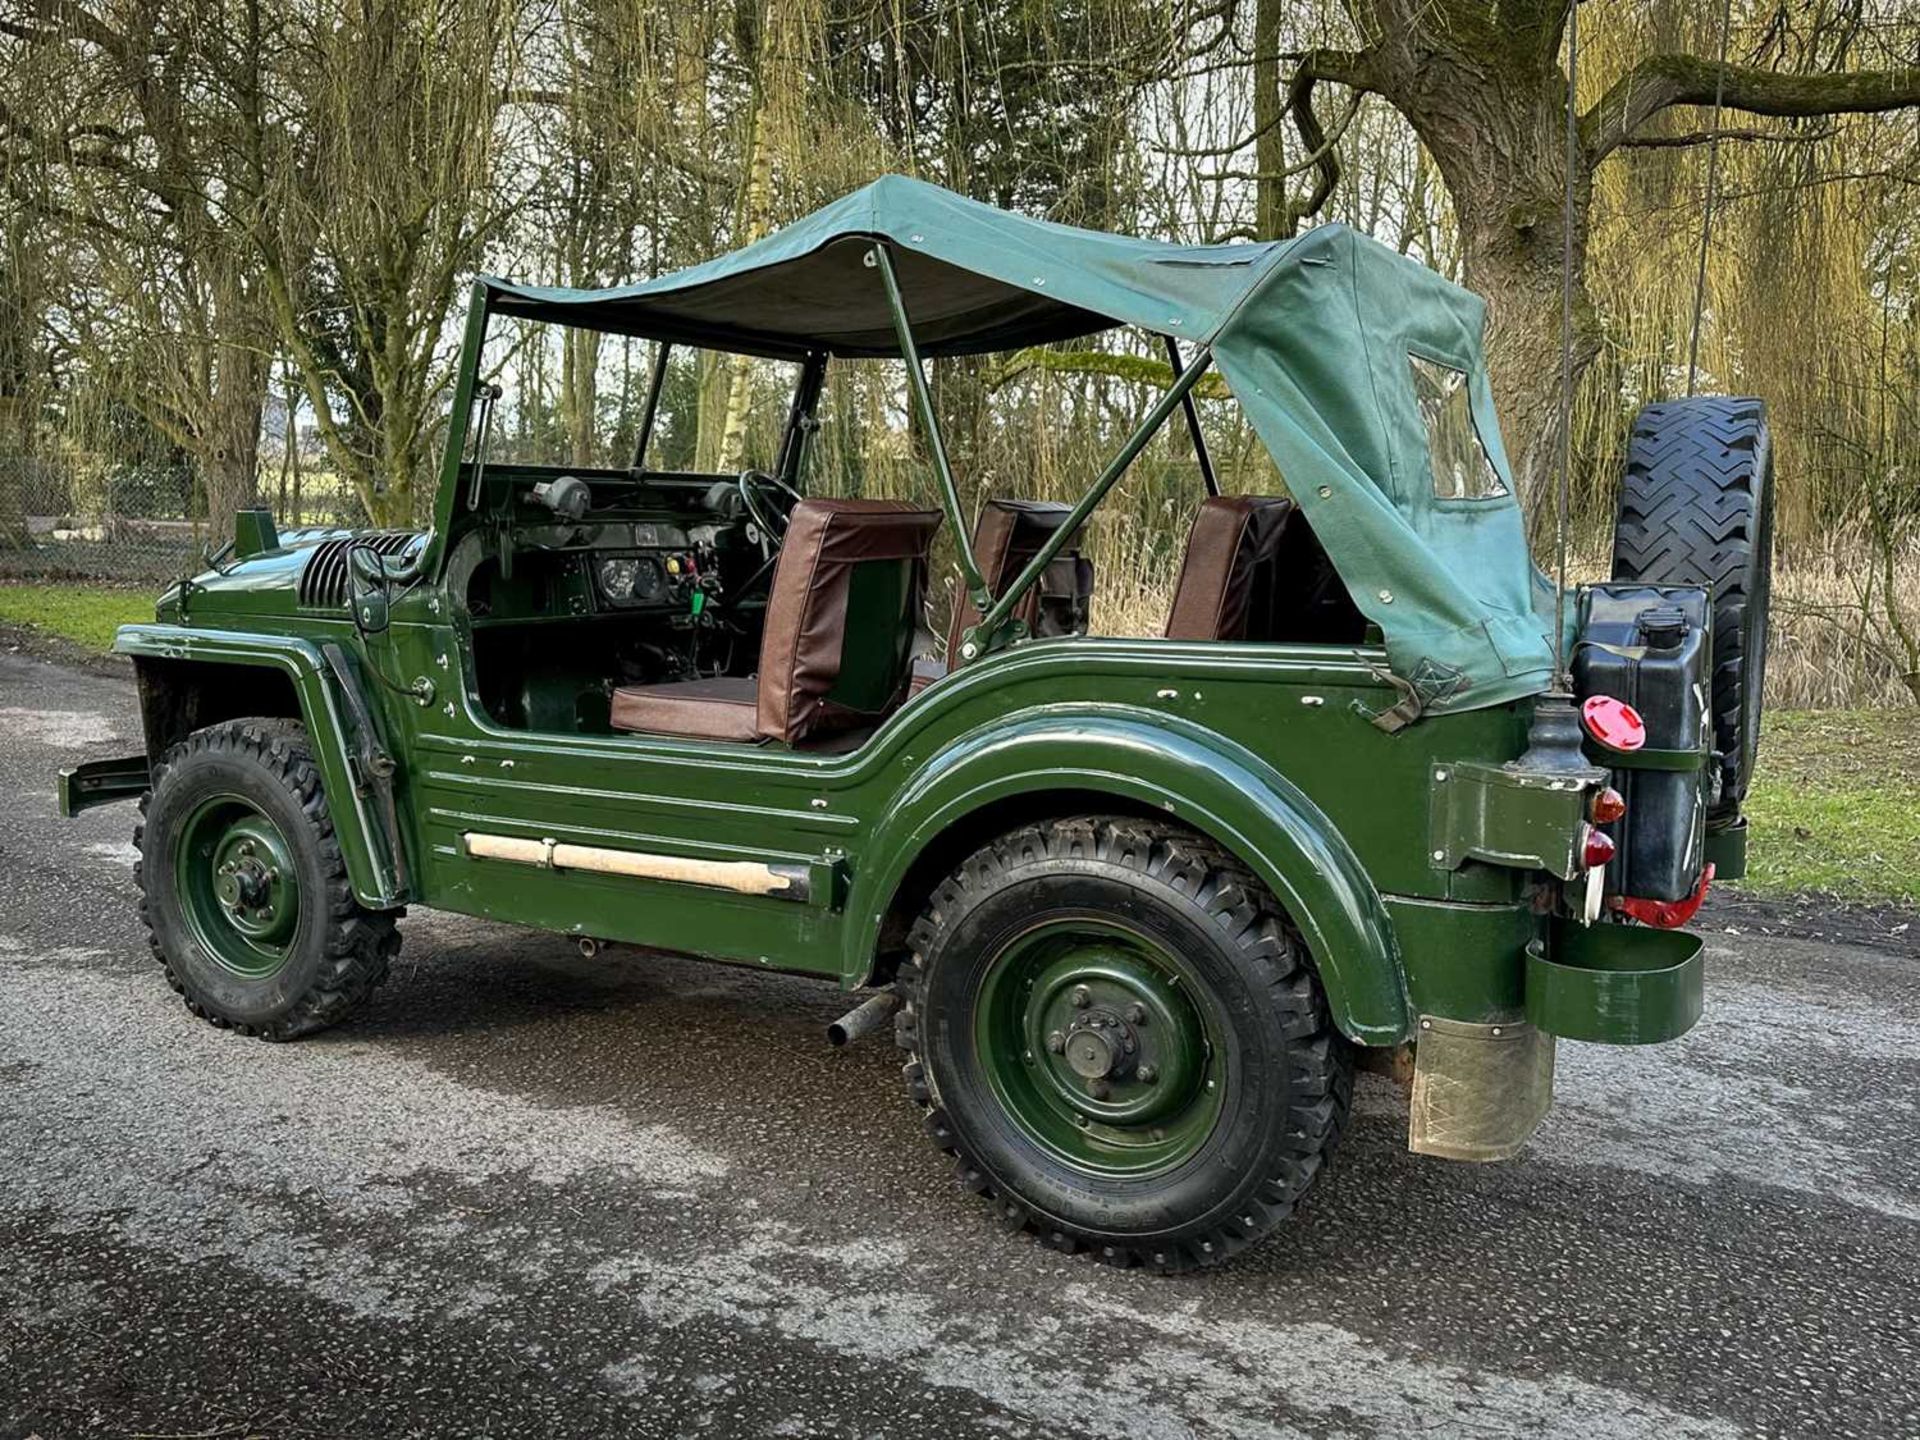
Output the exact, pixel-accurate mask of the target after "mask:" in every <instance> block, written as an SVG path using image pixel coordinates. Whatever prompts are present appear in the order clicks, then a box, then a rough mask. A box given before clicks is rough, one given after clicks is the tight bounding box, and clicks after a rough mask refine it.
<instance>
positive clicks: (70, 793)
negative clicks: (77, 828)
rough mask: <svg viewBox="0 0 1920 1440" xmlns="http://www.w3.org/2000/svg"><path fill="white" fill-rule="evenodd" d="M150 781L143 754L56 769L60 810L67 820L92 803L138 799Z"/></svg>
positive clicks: (91, 761)
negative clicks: (58, 772)
mask: <svg viewBox="0 0 1920 1440" xmlns="http://www.w3.org/2000/svg"><path fill="white" fill-rule="evenodd" d="M151 784H152V777H151V774H150V772H149V770H148V767H147V757H146V756H145V755H127V756H123V757H122V758H120V759H118V760H90V761H88V762H87V763H86V764H85V765H69V766H68V767H67V768H66V769H64V770H62V771H61V772H60V813H61V814H62V815H64V816H65V817H66V818H67V819H69V820H71V819H72V818H73V817H74V816H76V815H78V814H79V813H80V812H81V811H82V810H91V809H93V807H94V806H96V805H111V804H112V803H113V802H114V801H116V800H138V799H139V798H140V797H141V796H142V795H144V794H146V792H147V790H148V788H149V787H150V785H151Z"/></svg>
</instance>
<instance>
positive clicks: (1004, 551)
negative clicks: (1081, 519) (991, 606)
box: [913, 500, 1093, 691]
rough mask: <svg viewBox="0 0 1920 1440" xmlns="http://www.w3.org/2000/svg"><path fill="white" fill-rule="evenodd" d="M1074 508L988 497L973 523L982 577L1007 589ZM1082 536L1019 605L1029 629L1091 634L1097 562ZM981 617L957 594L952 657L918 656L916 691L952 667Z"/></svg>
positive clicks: (991, 588)
mask: <svg viewBox="0 0 1920 1440" xmlns="http://www.w3.org/2000/svg"><path fill="white" fill-rule="evenodd" d="M1072 513H1073V507H1072V506H1070V505H1062V504H1059V503H1058V502H1056V501H1052V500H989V501H988V502H987V503H986V505H985V506H984V507H982V509H981V511H980V521H979V523H978V524H977V525H975V526H974V529H973V558H974V563H975V564H977V565H978V566H979V567H980V578H981V579H982V580H984V581H985V582H986V586H987V590H988V592H989V593H990V594H992V595H993V596H994V598H995V599H998V598H999V597H1000V596H1001V595H1004V594H1005V593H1006V591H1007V587H1008V586H1010V585H1011V584H1012V583H1013V582H1014V580H1015V578H1016V577H1017V576H1018V575H1019V574H1020V572H1021V571H1022V570H1025V569H1026V568H1027V565H1028V563H1029V562H1031V561H1032V559H1033V557H1034V556H1036V555H1038V554H1039V553H1040V549H1041V547H1042V546H1043V545H1045V544H1046V543H1047V541H1049V540H1050V539H1052V538H1053V535H1054V532H1055V531H1057V530H1058V529H1059V528H1060V527H1061V526H1062V525H1063V524H1065V523H1066V520H1067V517H1068V516H1069V515H1071V514H1072ZM1078 539H1079V537H1078V536H1076V537H1075V538H1074V539H1073V540H1069V541H1068V542H1067V544H1066V546H1065V548H1063V549H1062V550H1061V552H1060V553H1059V554H1058V555H1056V556H1054V558H1053V560H1052V562H1051V563H1050V564H1049V565H1048V566H1047V568H1046V569H1045V570H1044V571H1042V572H1041V575H1040V578H1039V579H1038V580H1037V581H1035V582H1034V584H1033V587H1032V588H1031V589H1029V590H1028V591H1027V593H1026V594H1025V595H1023V596H1021V597H1020V603H1019V604H1018V605H1016V606H1014V609H1013V614H1014V618H1015V619H1016V620H1020V621H1022V622H1024V623H1025V624H1026V627H1027V632H1028V633H1029V634H1031V635H1084V634H1086V631H1087V613H1088V609H1089V607H1090V606H1091V604H1092V600H1093V562H1092V561H1091V560H1088V559H1086V558H1085V557H1083V556H1082V555H1081V553H1080V550H1079V546H1078ZM980 618H981V617H980V612H979V610H977V609H976V608H975V607H974V604H973V601H972V600H971V599H969V598H968V597H967V596H966V595H964V594H960V595H956V596H955V597H954V605H953V619H952V621H951V622H950V623H949V624H948V626H947V661H946V662H942V661H940V660H937V659H934V658H932V657H931V656H922V657H920V658H919V659H917V660H916V661H914V666H913V688H914V690H915V691H919V690H921V689H923V688H925V687H926V686H927V685H930V684H932V683H933V682H934V681H935V680H938V679H939V678H940V677H941V676H943V675H945V674H946V673H947V666H948V664H949V663H951V661H952V659H953V657H954V656H956V655H958V654H959V653H960V644H961V641H962V640H963V639H964V638H965V636H966V633H967V631H968V630H970V629H972V628H973V627H974V626H975V625H978V624H979V623H980Z"/></svg>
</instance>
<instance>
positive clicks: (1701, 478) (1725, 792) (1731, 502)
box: [1613, 395, 1773, 829]
mask: <svg viewBox="0 0 1920 1440" xmlns="http://www.w3.org/2000/svg"><path fill="white" fill-rule="evenodd" d="M1613 578H1614V579H1616V580H1631V581H1637V582H1640V583H1642V584H1650V585H1705V586H1707V587H1708V588H1709V589H1710V590H1711V592H1712V595H1713V694H1712V710H1713V731H1714V749H1715V750H1716V751H1717V752H1718V753H1719V756H1720V793H1719V798H1718V800H1717V801H1715V803H1714V804H1713V806H1712V807H1711V808H1710V809H1709V810H1708V813H1707V823H1708V826H1709V827H1710V828H1714V829H1720V828H1723V827H1725V826H1728V825H1731V824H1732V823H1734V821H1736V820H1737V819H1738V818H1739V815H1740V802H1741V801H1742V800H1744V799H1745V798H1746V794H1747V787H1748V785H1749V784H1750V783H1751V782H1752V779H1753V770H1754V763H1755V760H1756V758H1757V756H1758V753H1759V746H1760V712H1761V702H1762V692H1763V690H1764V689H1765V682H1766V670H1767V611H1768V606H1769V603H1770V601H1771V598H1772V589H1773V446H1772V442H1771V440H1770V438H1769V436H1768V433H1767V407H1766V405H1765V403H1764V402H1762V401H1759V400H1753V399H1745V398H1739V397H1732V396H1724V395H1696V396H1693V397H1691V398H1689V399H1685V400H1669V401H1665V402H1663V403H1660V404H1655V405H1649V406H1647V407H1646V408H1645V409H1644V410H1642V411H1641V412H1640V414H1639V417H1638V418H1637V419H1636V420H1635V421H1634V423H1633V432H1632V436H1631V438H1630V439H1629V441H1628V444H1627V473H1626V478H1625V479H1624V481H1623V482H1622V484H1621V487H1620V514H1619V519H1618V521H1617V523H1616V525H1615V527H1614V542H1613Z"/></svg>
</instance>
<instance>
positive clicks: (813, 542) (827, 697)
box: [756, 500, 940, 745]
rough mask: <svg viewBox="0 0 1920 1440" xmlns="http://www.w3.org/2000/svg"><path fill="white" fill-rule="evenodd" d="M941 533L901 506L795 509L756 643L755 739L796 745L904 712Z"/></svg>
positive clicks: (854, 503)
mask: <svg viewBox="0 0 1920 1440" xmlns="http://www.w3.org/2000/svg"><path fill="white" fill-rule="evenodd" d="M939 528H940V512H939V511H937V510H920V509H916V508H915V507H913V506H911V505H908V504H906V503H905V502H903V501H899V500H802V501H801V502H800V503H799V504H798V505H796V506H794V509H793V515H792V518H791V519H790V520H789V521H788V523H787V535H786V539H785V541H784V542H783V543H782V544H781V547H780V559H779V561H778V562H777V563H776V565H775V566H774V571H773V586H772V590H771V593H770V594H769V596H768V598H767V619H766V629H765V631H764V632H763V634H762V636H761V640H760V684H759V691H758V699H757V704H756V724H757V728H758V730H759V732H760V734H761V735H763V736H765V737H767V738H768V739H772V740H783V741H785V742H786V743H787V744H789V745H792V744H797V743H798V742H799V741H801V740H804V739H806V738H807V737H808V736H810V735H820V734H826V733H830V732H832V731H834V730H845V729H850V728H853V727H855V726H859V725H866V724H871V723H872V722H873V721H875V720H878V719H880V718H881V717H882V716H884V715H885V714H886V713H887V712H888V711H890V710H891V709H893V707H894V706H896V705H897V704H899V703H900V700H901V698H902V697H903V696H904V695H905V694H906V689H907V679H908V670H909V666H910V663H911V661H910V657H911V655H912V651H913V636H914V632H915V630H916V629H917V628H918V627H919V625H920V624H921V622H922V617H923V615H924V612H925V610H926V601H927V549H928V546H929V545H931V544H932V542H933V533H934V531H936V530H938V529H939Z"/></svg>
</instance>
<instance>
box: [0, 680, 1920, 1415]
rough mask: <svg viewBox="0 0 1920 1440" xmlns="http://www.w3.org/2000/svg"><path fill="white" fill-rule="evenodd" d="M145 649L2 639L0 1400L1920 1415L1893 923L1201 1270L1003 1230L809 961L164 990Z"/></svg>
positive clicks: (1607, 1053)
mask: <svg viewBox="0 0 1920 1440" xmlns="http://www.w3.org/2000/svg"><path fill="white" fill-rule="evenodd" d="M137 734H138V727H137V723H136V717H135V707H134V703H133V696H132V689H131V686H130V685H129V684H128V683H127V682H126V681H124V680H119V679H115V678H111V677H101V676H93V675H82V674H75V673H72V672H68V671H65V670H61V669H56V668H54V667H52V666H49V665H46V664H43V663H41V662H38V661H30V660H27V659H24V658H20V657H8V656H0V902H3V903H0V1436H5V1437H20V1436H27V1435H39V1436H42V1437H45V1440H56V1437H66V1436H82V1435H105V1436H122V1437H131V1436H145V1437H157V1436H166V1437H176V1440H179V1437H195V1440H214V1437H240V1436H248V1435H263V1436H276V1437H277V1436H322V1435H325V1436H389V1435H391V1436H414V1435H421V1436H425V1435H435V1436H438V1435H463V1436H467V1435H473V1436H479V1435H539V1436H582V1435H613V1434H628V1435H662V1436H665V1435H686V1434H713V1435H770V1436H799V1435H834V1436H850V1437H870V1436H887V1437H893V1436H940V1437H949V1436H970V1435H991V1436H996V1437H1005V1436H1017V1435H1026V1434H1037V1433H1041V1432H1046V1433H1048V1434H1055V1435H1079V1436H1126V1437H1139V1440H1148V1437H1188V1436H1191V1437H1227V1436H1231V1437H1265V1436H1315V1437H1317V1436H1334V1435H1338V1436H1396V1437H1397V1436H1408V1435H1437V1436H1451V1435H1470V1436H1479V1437H1497V1436H1528V1437H1543V1436H1583V1437H1585V1436H1598V1437H1612V1440H1625V1437H1643V1436H1644V1437H1650V1440H1681V1437H1720V1436H1734V1435H1744V1434H1754V1435H1777V1436H1804V1435H1820V1436H1875V1437H1890V1436H1913V1435H1920V1295H1917V1294H1916V1280H1917V1279H1920V962H1917V961H1916V959H1915V957H1914V956H1912V955H1910V954H1907V955H1902V954H1893V953H1887V952H1877V951H1870V950H1856V949H1847V948H1841V947H1836V946H1827V945H1814V944H1809V943H1804V942H1796V941H1792V940H1781V939H1759V938H1748V937H1738V936H1726V935H1722V936H1720V937H1719V938H1718V939H1717V941H1716V944H1715V946H1714V950H1713V954H1712V969H1711V986H1712V989H1711V998H1710V1001H1709V1009H1708V1014H1707V1017H1706V1019H1705V1020H1704V1021H1703V1022H1702V1023H1701V1024H1700V1026H1699V1027H1698V1028H1697V1029H1696V1030H1695V1031H1694V1033H1693V1034H1692V1035H1690V1036H1689V1037H1687V1038H1686V1039H1685V1040H1683V1041H1680V1042H1678V1043H1676V1044H1673V1045H1668V1046H1663V1047H1658V1048H1654V1049H1649V1050H1644V1051H1626V1050H1609V1049H1602V1048H1598V1047H1588V1046H1576V1045H1567V1046H1565V1047H1564V1048H1563V1049H1562V1052H1561V1054H1562V1059H1561V1064H1560V1071H1559V1092H1560V1093H1559V1101H1558V1104H1557V1107H1556V1109H1555V1111H1554V1113H1553V1114H1552V1116H1551V1117H1550V1118H1549V1119H1548V1121H1547V1123H1546V1125H1545V1127H1544V1128H1543V1129H1542V1131H1541V1132H1540V1135H1539V1136H1538V1138H1537V1140H1536V1141H1535V1142H1534V1144H1533V1145H1532V1146H1531V1147H1530V1149H1529V1151H1528V1152H1527V1153H1526V1155H1525V1156H1524V1157H1523V1158H1521V1159H1520V1160H1519V1161H1517V1162H1515V1163H1512V1164H1508V1165H1505V1166H1499V1167H1474V1166H1462V1165H1452V1164H1448V1163H1445V1162H1441V1161H1434V1160H1423V1159H1419V1158H1416V1157H1413V1156H1410V1155H1408V1154H1407V1153H1406V1151H1405V1148H1404V1144H1403V1127H1404V1120H1403V1118H1402V1115H1401V1112H1400V1111H1399V1110H1398V1109H1397V1107H1396V1104H1395V1099H1394V1096H1393V1093H1392V1092H1391V1091H1390V1090H1388V1089H1387V1088H1386V1087H1385V1085H1384V1082H1379V1083H1376V1082H1371V1081H1368V1082H1366V1083H1364V1084H1363V1089H1362V1092H1361V1096H1360V1100H1359V1105H1358V1109H1359V1114H1358V1118H1357V1121H1356V1124H1355V1126H1354V1129H1353V1131H1352V1132H1351V1134H1350V1136H1349V1138H1348V1140H1347V1143H1346V1145H1345V1147H1344V1149H1343V1151H1342V1153H1341V1156H1340V1160H1339V1162H1338V1163H1337V1165H1336V1168H1335V1171H1334V1173H1333V1174H1332V1175H1331V1176H1330V1178H1329V1183H1327V1184H1325V1185H1324V1186H1323V1187H1322V1188H1321V1189H1320V1190H1319V1191H1318V1192H1317V1194H1316V1196H1315V1197H1314V1199H1313V1201H1312V1202H1311V1203H1310V1204H1309V1205H1308V1206H1307V1207H1306V1209H1305V1210H1304V1211H1303V1213H1302V1214H1301V1216H1300V1217H1299V1218H1298V1219H1297V1220H1296V1221H1295V1222H1294V1223H1293V1225H1292V1227H1291V1228H1290V1229H1288V1230H1286V1231H1284V1232H1283V1233H1282V1234H1281V1235H1280V1236H1279V1237H1277V1238H1276V1239H1275V1240H1274V1241H1271V1242H1269V1243H1268V1244H1267V1245H1265V1246H1264V1247H1262V1248H1261V1249H1259V1250H1258V1251H1257V1252H1255V1253H1254V1254H1253V1255H1252V1256H1251V1257H1250V1258H1248V1259H1246V1260H1243V1261H1241V1262H1240V1263H1238V1264H1235V1265H1234V1266H1232V1267H1231V1268H1229V1269H1226V1270H1224V1271H1219V1272H1214V1273H1209V1274H1204V1275H1200V1276H1195V1277H1187V1278H1180V1279H1172V1280H1168V1279H1161V1278H1157V1277H1153V1276H1149V1275H1144V1274H1122V1273H1116V1272H1113V1271H1111V1270H1108V1269H1106V1268H1104V1267H1102V1266H1099V1265H1097V1264H1094V1263H1092V1262H1090V1261H1085V1260H1075V1259H1071V1258H1067V1257H1063V1256H1059V1255H1056V1254H1054V1253H1052V1252H1050V1251H1047V1250H1044V1249H1041V1248H1039V1247H1038V1246H1036V1245H1035V1244H1033V1243H1032V1242H1031V1241H1029V1240H1027V1239H1025V1238H1021V1237H1017V1236H1011V1235H1008V1234H1006V1233H1004V1232H1003V1231H1001V1230H1000V1229H999V1228H998V1227H997V1226H996V1225H995V1223H994V1221H993V1220H992V1219H991V1218H990V1216H989V1213H988V1212H987V1210H986V1208H985V1207H984V1206H982V1205H980V1204H979V1203H978V1202H977V1201H975V1200H974V1199H972V1198H971V1197H969V1196H966V1195H964V1194H961V1193H960V1192H959V1191H958V1190H957V1189H956V1188H955V1187H954V1185H953V1184H952V1182H951V1179H950V1176H949V1172H948V1169H947V1166H946V1164H945V1163H944V1162H943V1161H942V1160H941V1158H940V1157H939V1156H937V1155H936V1154H935V1153H934V1151H933V1150H932V1148H931V1147H930V1146H929V1145H928V1143H927V1142H926V1140H925V1139H924V1138H923V1137H922V1136H921V1134H920V1132H919V1126H918V1123H917V1120H916V1119H915V1118H914V1116H913V1115H912V1114H911V1113H910V1112H909V1108H908V1106H907V1104H906V1102H905V1100H904V1098H903V1096H902V1095H901V1093H900V1088H899V1081H898V1062H897V1060H896V1057H895V1052H894V1051H893V1050H892V1048H891V1046H890V1045H889V1044H888V1043H886V1041H885V1039H884V1037H876V1038H875V1039H873V1040H870V1041H867V1042H864V1043H863V1044H861V1045H858V1046H855V1047H853V1048H851V1049H850V1050H847V1051H832V1050H829V1049H828V1048H827V1046H826V1045H825V1044H824V1042H823V1041H822V1039H821V1030H822V1027H823V1025H824V1024H825V1022H826V1021H827V1020H829V1019H830V1018H832V1017H833V1016H834V1015H835V1014H836V1013H837V1012H838V1010H839V1009H840V1008H841V1005H840V1003H839V997H838V995H837V993H836V992H834V991H833V990H832V989H830V988H828V987H825V986H820V985H816V984H811V983H806V982H802V981H797V980H788V979H783V978H780V977H773V976H766V975H761V974H752V973H743V972H736V971H730V970H726V969H722V968H719V967H708V966H701V965H698V964H695V963H693V962H684V961H676V960H663V959H659V958H656V957H649V956H637V955H628V956H623V957H622V956H617V955H616V957H614V958H608V957H602V958H601V959H600V960H598V961H596V962H593V963H587V962H584V961H582V960H581V959H580V958H579V957H578V956H577V955H576V954H575V953H574V951H573V949H572V948H571V947H570V946H569V945H568V944H567V943H565V942H563V941H561V940H559V939H553V938H548V937H545V936H542V935H539V934H536V933H532V932H527V931H520V930H514V929H509V928H504V927H500V926H492V925H483V924H480V923H477V922H472V921H467V920H461V919H456V918H451V917H445V916H434V915H428V914H424V913H418V912H416V914H415V915H414V916H413V917H412V918H410V919H409V920H408V921H407V922H406V923H405V925H404V927H403V928H404V930H405V934H406V946H405V950H404V951H403V954H402V956H401V960H400V962H399V964H398V966H397V969H396V971H395V974H394V976H393V978H392V979H391V981H390V982H389V983H388V984H387V985H386V987H385V988H384V989H383V990H381V991H380V992H379V994H378V995H377V997H376V999H375V1002H374V1004H373V1006H372V1007H371V1010H370V1011H369V1012H368V1013H366V1014H365V1015H364V1016H363V1017H362V1018H361V1019H360V1020H359V1021H357V1022H356V1023H354V1024H352V1025H351V1026H349V1027H348V1028H346V1029H344V1030H340V1031H336V1032H333V1033H331V1034H329V1035H326V1036H324V1037H321V1038H319V1039H315V1040H309V1041H306V1042H303V1043H300V1044H296V1045H289V1046H272V1045H265V1044H261V1043H258V1042H254V1041H247V1040H241V1039H238V1038H236V1037H234V1036H232V1035H228V1034H224V1033H221V1032H218V1031H216V1030H214V1029H212V1028H211V1027H209V1026H207V1025H204V1024H202V1023H201V1022H199V1021H197V1020H195V1019H193V1018H192V1017H191V1016H189V1015H188V1014H187V1012H186V1011H185V1010H184V1009H183V1008H182V1007H181V1005H180V1003H179V1001H178V1000H177V998H176V997H175V996H174V995H173V994H172V993H171V992H170V991H169V990H168V989H167V988H166V986H165V984H164V983H163V981H162V979H161V977H160V974H159V971H158V968H157V967H156V966H155V965H154V964H153V962H152V961H151V960H150V958H149V957H148V954H147V950H146V945H145V942H144V939H143V937H142V935H141V932H140V930H139V927H138V924H137V921H136V918H135V914H134V892H133V885H132V879H131V875H130V870H129V866H130V862H131V858H132V851H131V846H130V845H129V844H128V836H129V835H130V833H131V828H132V824H133V814H132V810H131V807H127V806H116V807H110V808H107V809H104V810H99V811H94V812H92V813H90V814H88V815H85V816H82V817H81V818H80V819H78V820H76V821H71V822H63V821H61V820H60V819H58V818H57V816H56V814H55V811H54V804H53V774H54V770H55V768H56V766H57V765H58V764H59V763H61V762H62V761H63V760H71V759H72V758H76V757H78V758H85V757H90V756H102V755H108V754H113V753H115V752H116V750H121V749H132V748H136V744H135V743H134V737H135V736H136V735H137Z"/></svg>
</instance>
